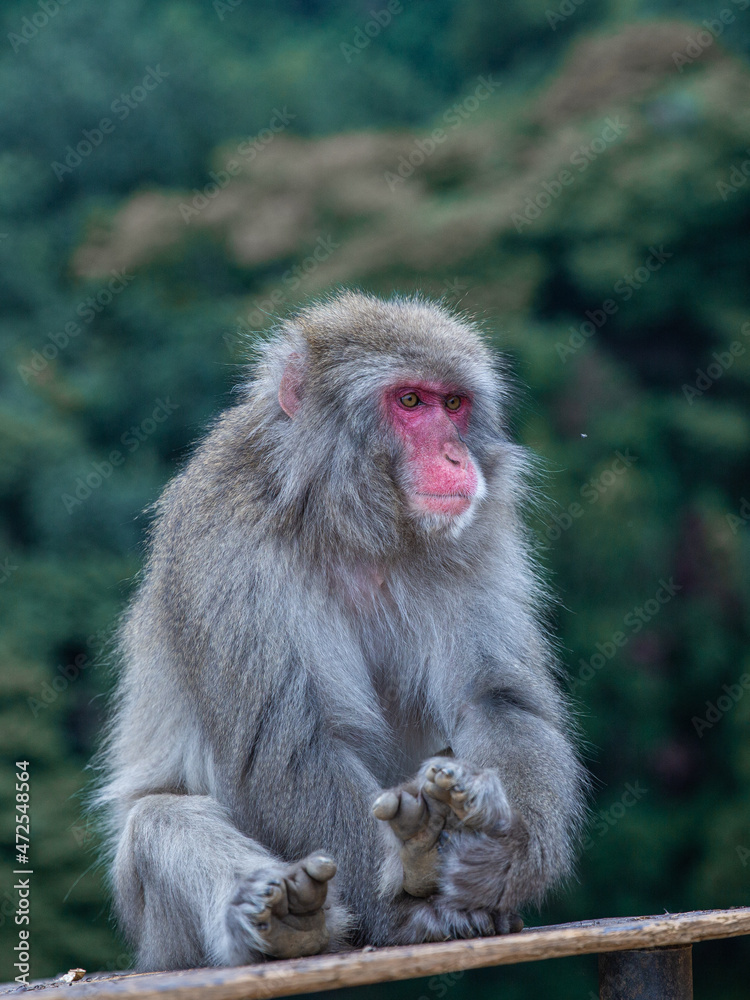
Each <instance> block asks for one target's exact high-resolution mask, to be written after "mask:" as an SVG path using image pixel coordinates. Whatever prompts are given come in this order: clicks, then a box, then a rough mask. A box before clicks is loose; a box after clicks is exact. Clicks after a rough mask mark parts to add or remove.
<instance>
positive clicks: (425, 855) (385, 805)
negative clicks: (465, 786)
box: [372, 782, 448, 897]
mask: <svg viewBox="0 0 750 1000" xmlns="http://www.w3.org/2000/svg"><path fill="white" fill-rule="evenodd" d="M372 811H373V813H374V815H375V816H376V818H377V819H379V820H382V821H384V822H387V823H388V825H389V826H390V828H391V830H392V831H393V832H394V834H395V835H396V837H397V838H398V840H399V842H400V848H399V855H400V857H401V864H402V866H403V871H404V880H403V889H404V892H407V893H408V894H409V895H410V896H419V897H425V896H430V895H431V894H432V893H434V892H435V890H436V889H437V885H438V868H439V863H440V858H439V851H438V845H439V840H440V835H441V834H442V832H443V829H444V827H445V820H446V817H447V815H448V809H447V808H446V807H445V806H444V805H443V804H442V803H440V802H437V801H431V802H428V801H427V799H425V797H424V796H423V795H422V794H421V793H420V791H419V789H418V787H417V785H416V784H414V783H413V782H411V783H409V784H407V785H402V786H400V787H399V788H391V789H389V790H388V791H386V792H382V793H381V794H380V795H379V796H378V798H377V799H376V800H375V802H374V803H373V807H372Z"/></svg>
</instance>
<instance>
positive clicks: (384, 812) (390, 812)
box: [372, 792, 401, 820]
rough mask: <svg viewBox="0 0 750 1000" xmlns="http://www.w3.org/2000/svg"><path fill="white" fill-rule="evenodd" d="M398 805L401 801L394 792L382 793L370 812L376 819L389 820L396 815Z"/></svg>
mask: <svg viewBox="0 0 750 1000" xmlns="http://www.w3.org/2000/svg"><path fill="white" fill-rule="evenodd" d="M400 804H401V799H400V796H399V795H398V794H397V793H396V792H383V793H382V794H381V795H378V797H377V798H376V799H375V801H374V802H373V804H372V811H373V814H374V815H375V817H376V818H377V819H382V820H389V819H393V817H394V816H395V815H396V813H397V812H398V807H399V806H400Z"/></svg>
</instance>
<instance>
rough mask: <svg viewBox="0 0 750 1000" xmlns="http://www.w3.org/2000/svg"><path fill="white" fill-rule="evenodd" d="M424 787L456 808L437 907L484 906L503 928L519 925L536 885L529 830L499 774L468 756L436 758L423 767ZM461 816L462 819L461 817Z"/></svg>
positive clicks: (465, 909) (447, 915)
mask: <svg viewBox="0 0 750 1000" xmlns="http://www.w3.org/2000/svg"><path fill="white" fill-rule="evenodd" d="M420 777H421V778H422V779H423V780H422V792H423V795H424V796H425V798H426V799H427V800H428V801H431V800H434V801H437V802H440V803H442V804H444V805H447V806H448V807H449V809H450V812H451V816H449V818H448V821H447V823H446V830H445V833H444V835H443V841H444V843H443V846H442V850H441V854H442V858H441V861H442V867H441V872H440V890H439V893H438V895H437V897H436V899H435V901H434V902H435V907H436V909H437V910H439V911H440V910H442V911H444V912H443V916H444V918H445V919H448V920H449V921H450V913H449V912H445V911H454V912H455V911H457V912H461V913H462V914H466V913H471V912H474V913H478V912H484V913H487V914H488V915H491V917H492V923H493V924H494V928H495V931H496V932H497V933H499V934H507V933H509V932H513V931H518V930H520V929H521V928H522V927H523V921H522V920H521V918H520V917H519V916H518V913H517V912H516V908H517V906H518V905H519V904H520V903H522V902H523V901H524V898H525V897H528V896H529V895H530V894H531V893H530V892H529V889H530V888H531V889H532V891H533V888H534V887H533V886H531V887H530V886H529V885H528V879H527V877H526V876H525V875H524V871H525V868H526V861H527V857H528V848H529V832H528V828H527V826H526V823H525V822H524V819H523V817H522V816H521V815H520V814H519V813H518V812H516V811H515V810H514V809H513V808H512V807H511V806H510V803H509V802H508V798H507V796H506V794H505V789H504V788H503V783H502V781H501V780H500V777H499V775H498V774H497V773H496V772H495V771H493V770H491V769H487V768H479V767H475V766H474V765H473V764H470V763H468V762H466V761H462V760H445V759H443V758H439V757H437V758H432V759H431V760H428V761H427V762H426V763H425V764H423V765H422V768H421V770H420ZM456 821H457V822H456Z"/></svg>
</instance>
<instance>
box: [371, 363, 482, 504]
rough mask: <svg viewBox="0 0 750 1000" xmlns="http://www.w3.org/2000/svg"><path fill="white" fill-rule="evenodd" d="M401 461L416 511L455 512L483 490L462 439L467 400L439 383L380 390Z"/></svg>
mask: <svg viewBox="0 0 750 1000" xmlns="http://www.w3.org/2000/svg"><path fill="white" fill-rule="evenodd" d="M383 402H384V407H385V411H386V413H387V416H388V419H389V421H390V423H391V425H392V426H393V428H394V430H395V431H396V434H397V435H398V437H399V439H400V441H401V443H402V445H403V448H404V457H405V461H406V472H407V480H408V491H409V500H410V503H411V507H412V510H413V511H414V512H415V513H417V514H427V515H429V514H432V515H442V516H443V517H448V518H458V517H460V516H461V515H463V514H466V513H467V512H468V511H469V510H470V509H471V507H472V504H473V501H474V500H475V499H477V498H478V497H479V495H480V494H481V493H482V492H483V488H484V479H483V477H482V475H481V473H480V472H479V470H478V468H477V466H476V464H475V462H474V460H473V459H472V457H471V454H470V453H469V449H468V448H467V447H466V444H465V442H464V440H463V438H464V435H465V434H466V432H467V431H468V429H469V419H470V416H471V400H470V399H469V398H468V396H465V395H461V394H460V393H457V392H455V391H454V390H452V389H451V387H450V386H445V385H440V384H439V383H424V382H419V383H408V384H402V385H397V386H394V387H393V388H391V389H388V390H387V391H386V393H385V396H384V400H383Z"/></svg>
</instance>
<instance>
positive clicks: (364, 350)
mask: <svg viewBox="0 0 750 1000" xmlns="http://www.w3.org/2000/svg"><path fill="white" fill-rule="evenodd" d="M510 386H511V383H510V380H509V377H508V376H507V375H506V374H505V372H504V370H503V366H502V365H501V363H500V362H499V360H498V358H497V357H496V356H495V354H494V352H493V351H492V350H491V348H490V346H489V344H488V341H487V338H486V337H485V335H484V333H483V332H482V330H481V329H480V327H479V326H478V325H477V324H476V323H475V322H474V321H473V320H471V319H469V318H466V317H464V316H462V315H459V314H458V313H455V312H452V311H450V310H449V309H448V308H447V307H446V306H444V305H443V304H440V303H437V302H433V301H431V300H429V299H427V298H425V297H423V296H420V295H415V296H410V297H399V296H394V297H392V298H390V299H387V300H386V299H380V298H378V297H375V296H373V295H370V294H367V293H364V292H360V291H344V292H339V293H335V294H331V295H330V296H329V297H327V298H324V299H322V300H320V301H317V302H314V303H312V304H310V305H307V306H304V307H302V308H300V309H299V310H298V311H297V312H296V313H294V314H293V315H291V316H290V317H289V318H287V319H286V320H284V321H283V322H281V323H280V324H279V325H278V326H277V327H276V328H275V329H274V331H273V332H272V333H271V335H269V336H268V337H267V338H266V339H265V340H263V341H261V342H260V343H258V344H257V345H256V355H255V357H254V358H253V359H252V360H251V363H250V366H249V373H248V378H247V379H246V380H245V382H244V383H243V386H242V387H241V390H240V392H241V395H240V397H239V400H238V402H237V403H236V404H235V405H234V406H232V407H231V408H229V409H228V410H227V411H225V412H224V413H223V414H221V415H220V416H219V417H218V419H217V420H216V422H215V424H214V425H213V427H212V428H211V429H210V430H209V432H208V433H207V436H206V437H205V438H204V439H203V441H202V443H200V444H199V445H198V446H197V448H196V450H195V451H194V453H193V455H192V457H191V458H190V459H189V460H188V461H187V463H186V465H185V467H184V469H183V470H182V471H181V472H180V473H179V474H178V475H177V476H176V477H175V478H174V479H173V480H172V481H171V483H170V484H169V485H168V486H167V487H166V489H165V491H164V493H163V495H162V497H161V499H160V500H159V501H158V503H157V504H156V513H155V518H154V521H153V524H152V527H151V529H150V540H149V550H148V556H147V559H146V563H145V568H144V571H143V574H142V578H141V580H140V583H139V586H138V588H137V591H136V594H135V597H134V598H133V600H132V602H131V604H130V607H129V608H128V610H127V611H126V613H125V615H124V617H123V621H122V623H121V626H120V630H119V647H120V651H119V657H120V660H121V675H120V679H119V682H118V686H117V688H116V694H115V695H114V703H113V714H112V718H111V721H110V725H109V729H108V732H107V736H106V740H105V742H104V746H103V749H102V751H101V759H100V767H101V769H102V771H103V777H102V778H101V779H100V784H99V790H98V793H97V803H98V806H99V808H100V809H101V810H102V812H103V815H104V817H105V819H104V822H105V824H106V843H107V845H108V847H107V851H108V857H109V859H110V869H111V883H112V890H113V895H114V906H115V912H116V915H117V919H118V921H119V924H120V926H121V928H122V930H123V931H124V933H125V935H126V936H127V938H128V940H129V941H130V942H131V944H132V946H133V948H134V950H135V953H136V961H137V966H138V968H140V969H142V970H156V969H177V968H183V967H195V966H206V965H218V966H232V965H241V964H247V963H252V962H257V961H262V960H265V959H268V958H293V957H298V956H305V955H311V954H316V953H319V952H322V951H326V950H330V951H336V950H341V949H346V948H351V947H361V946H365V945H372V946H383V945H392V944H406V943H418V942H425V941H435V940H446V939H451V938H469V937H474V936H479V935H492V934H498V933H510V932H514V931H517V930H519V929H520V928H521V927H522V925H523V920H522V917H521V910H522V908H524V907H527V906H530V905H536V904H538V903H539V902H540V900H541V899H542V898H543V897H544V895H545V894H546V892H547V891H548V890H549V889H550V888H552V887H555V886H558V885H559V884H560V883H561V882H562V881H563V880H564V879H565V878H566V877H567V876H569V874H570V872H571V870H572V866H573V864H574V856H575V849H576V843H577V841H578V839H579V837H580V830H581V822H582V816H583V814H584V800H585V788H586V777H585V770H584V768H583V765H582V764H581V762H580V760H579V756H578V752H577V748H576V737H575V729H574V726H573V725H572V723H571V713H570V710H569V708H568V707H567V705H566V702H565V699H564V697H563V694H562V692H561V690H560V684H559V677H558V665H557V658H556V655H555V652H554V641H553V640H552V638H551V637H550V635H549V629H548V626H547V624H546V622H547V609H548V607H549V600H550V599H549V596H548V593H547V590H546V586H545V584H544V582H543V580H542V577H541V574H540V572H539V570H538V568H537V567H536V565H535V561H534V554H533V546H532V544H531V541H530V535H529V532H528V529H527V528H526V526H525V522H524V519H523V508H524V498H525V497H526V496H528V495H529V493H530V490H531V485H530V479H529V469H530V468H531V467H532V463H531V459H530V458H529V455H528V454H527V452H526V450H525V449H524V448H522V447H521V446H520V445H518V444H516V443H514V442H513V440H512V436H511V434H510V432H509V429H508V411H509V408H510V404H511V401H512V398H513V392H512V390H511V387H510Z"/></svg>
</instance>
